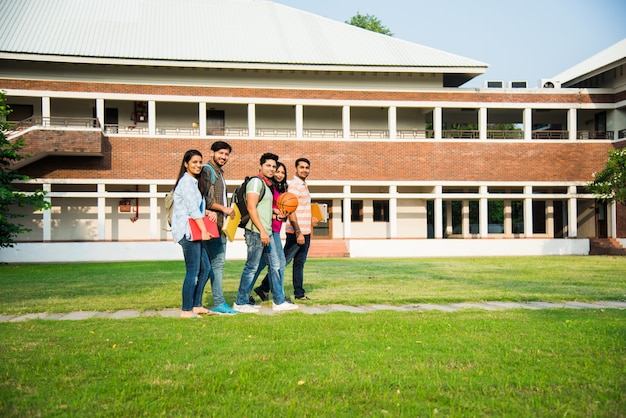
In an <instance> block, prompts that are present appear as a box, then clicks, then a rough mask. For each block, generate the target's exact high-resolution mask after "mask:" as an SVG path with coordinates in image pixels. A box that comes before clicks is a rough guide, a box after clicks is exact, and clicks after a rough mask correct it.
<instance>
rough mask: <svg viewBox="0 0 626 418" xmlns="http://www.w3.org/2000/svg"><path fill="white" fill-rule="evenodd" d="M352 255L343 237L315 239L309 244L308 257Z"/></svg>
mask: <svg viewBox="0 0 626 418" xmlns="http://www.w3.org/2000/svg"><path fill="white" fill-rule="evenodd" d="M343 257H350V251H348V247H347V245H346V241H345V240H342V239H313V240H311V245H310V246H309V255H308V258H343Z"/></svg>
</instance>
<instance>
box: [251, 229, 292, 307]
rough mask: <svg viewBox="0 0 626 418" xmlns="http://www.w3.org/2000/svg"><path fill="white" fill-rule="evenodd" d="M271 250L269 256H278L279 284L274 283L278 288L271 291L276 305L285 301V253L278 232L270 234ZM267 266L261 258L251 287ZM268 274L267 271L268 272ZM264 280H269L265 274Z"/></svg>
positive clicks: (268, 287)
mask: <svg viewBox="0 0 626 418" xmlns="http://www.w3.org/2000/svg"><path fill="white" fill-rule="evenodd" d="M271 245H272V252H271V257H277V258H278V266H279V267H278V275H279V277H278V280H279V282H280V284H278V283H277V284H276V287H280V289H277V290H276V292H272V299H273V300H274V303H275V304H277V305H280V304H281V303H283V302H284V301H285V288H284V285H285V266H286V265H287V262H286V261H285V253H284V252H283V243H282V241H281V240H280V232H274V233H273V234H272V243H271ZM266 266H267V263H266V262H265V260H264V259H261V262H260V263H259V268H258V269H257V271H256V274H255V275H254V281H253V282H252V288H254V284H255V283H256V281H257V279H258V278H259V275H260V274H261V272H262V271H263V269H264V268H265V267H266ZM268 274H269V273H268ZM265 282H269V280H268V279H267V276H265V278H264V279H263V283H265ZM262 286H263V285H262V284H261V288H262ZM269 291H270V285H269V283H268V284H267V291H266V293H267V292H269Z"/></svg>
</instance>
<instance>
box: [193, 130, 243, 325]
mask: <svg viewBox="0 0 626 418" xmlns="http://www.w3.org/2000/svg"><path fill="white" fill-rule="evenodd" d="M231 151H232V148H231V146H230V145H229V144H228V143H226V142H224V141H215V142H214V143H213V145H211V152H210V154H209V160H208V162H207V164H205V165H204V167H203V168H202V173H201V175H200V181H201V182H204V183H205V184H206V185H207V187H206V190H208V192H207V195H206V196H205V201H206V208H207V209H209V210H212V211H214V212H216V213H217V226H218V229H219V231H220V236H219V237H217V238H213V239H210V240H208V241H204V246H205V248H206V252H207V254H208V255H209V260H210V261H211V267H212V272H211V274H210V276H209V278H210V280H211V292H212V294H213V312H215V313H217V314H218V315H234V314H236V313H237V312H236V311H235V310H234V309H233V308H231V307H230V306H229V305H228V304H227V303H226V301H225V300H224V291H223V289H222V283H223V276H224V263H225V260H226V234H224V232H221V231H222V226H223V225H224V221H225V220H224V218H225V217H226V216H232V215H233V212H234V210H233V208H231V207H229V206H228V200H227V196H226V182H225V181H224V170H223V168H222V167H224V165H226V163H227V162H228V159H229V158H230V153H231Z"/></svg>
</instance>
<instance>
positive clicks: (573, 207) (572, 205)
mask: <svg viewBox="0 0 626 418" xmlns="http://www.w3.org/2000/svg"><path fill="white" fill-rule="evenodd" d="M567 192H568V194H569V195H575V194H576V186H569V187H568V190H567ZM577 236H578V200H577V199H576V198H575V197H570V198H569V199H568V200H567V237H568V238H576V237H577Z"/></svg>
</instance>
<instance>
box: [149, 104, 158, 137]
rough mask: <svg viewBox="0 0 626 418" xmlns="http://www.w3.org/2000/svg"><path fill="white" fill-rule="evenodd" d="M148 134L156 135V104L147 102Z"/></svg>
mask: <svg viewBox="0 0 626 418" xmlns="http://www.w3.org/2000/svg"><path fill="white" fill-rule="evenodd" d="M148 134H149V135H156V102H155V101H154V100H150V101H148Z"/></svg>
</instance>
